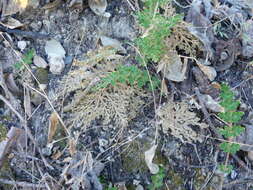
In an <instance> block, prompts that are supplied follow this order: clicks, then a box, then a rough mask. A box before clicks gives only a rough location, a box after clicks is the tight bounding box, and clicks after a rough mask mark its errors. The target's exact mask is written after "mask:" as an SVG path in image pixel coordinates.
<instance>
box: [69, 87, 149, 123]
mask: <svg viewBox="0 0 253 190" xmlns="http://www.w3.org/2000/svg"><path fill="white" fill-rule="evenodd" d="M82 93H83V91H82V90H80V91H77V92H76V95H75V96H74V98H73V102H72V104H71V105H72V106H71V109H70V110H69V109H68V108H69V107H66V108H67V109H65V111H70V112H71V113H72V118H73V119H72V121H73V122H76V123H79V124H80V123H81V124H82V126H83V127H84V126H88V125H90V123H91V122H92V121H94V120H96V119H101V120H102V121H103V124H104V125H107V124H109V123H110V122H114V124H115V126H121V127H125V126H127V124H128V122H129V121H130V120H131V119H133V118H134V117H135V116H136V115H137V113H138V110H140V108H141V107H142V106H143V105H144V104H145V102H144V100H143V98H144V97H147V96H148V95H147V94H146V93H145V92H144V91H142V90H141V89H138V88H134V87H130V86H127V85H123V84H122V85H117V86H115V87H109V88H105V89H99V90H98V91H96V92H89V93H87V94H86V96H84V97H82V99H80V98H79V96H82ZM75 100H78V102H75Z"/></svg>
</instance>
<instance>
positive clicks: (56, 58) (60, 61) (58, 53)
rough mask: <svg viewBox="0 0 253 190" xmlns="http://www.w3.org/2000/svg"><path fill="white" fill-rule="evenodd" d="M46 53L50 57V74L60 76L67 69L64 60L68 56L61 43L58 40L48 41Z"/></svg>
mask: <svg viewBox="0 0 253 190" xmlns="http://www.w3.org/2000/svg"><path fill="white" fill-rule="evenodd" d="M45 51H46V54H47V56H48V62H49V67H50V69H49V70H50V72H52V73H53V74H60V73H61V72H62V71H63V70H64V68H65V63H64V58H65V54H66V52H65V50H64V48H63V47H62V45H61V43H60V42H58V41H56V40H50V41H47V42H46V46H45Z"/></svg>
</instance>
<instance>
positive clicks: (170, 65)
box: [157, 51, 187, 82]
mask: <svg viewBox="0 0 253 190" xmlns="http://www.w3.org/2000/svg"><path fill="white" fill-rule="evenodd" d="M186 69H187V60H184V63H182V61H181V59H180V57H179V55H178V54H177V52H175V51H173V52H172V51H171V52H168V54H167V55H165V56H164V57H163V58H162V59H161V61H160V62H159V65H158V69H157V72H160V71H161V72H162V73H163V75H164V77H165V78H167V79H168V80H172V81H175V82H181V81H183V80H184V79H185V73H186Z"/></svg>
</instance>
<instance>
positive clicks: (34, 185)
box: [0, 179, 46, 188]
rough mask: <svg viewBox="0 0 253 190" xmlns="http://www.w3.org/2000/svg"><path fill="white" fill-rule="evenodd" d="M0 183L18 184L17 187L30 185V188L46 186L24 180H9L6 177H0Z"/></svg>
mask: <svg viewBox="0 0 253 190" xmlns="http://www.w3.org/2000/svg"><path fill="white" fill-rule="evenodd" d="M0 183H3V184H8V185H14V186H19V187H32V188H45V187H46V186H45V185H43V184H33V183H28V182H25V181H10V180H7V179H0Z"/></svg>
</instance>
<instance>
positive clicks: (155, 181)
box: [148, 167, 165, 190]
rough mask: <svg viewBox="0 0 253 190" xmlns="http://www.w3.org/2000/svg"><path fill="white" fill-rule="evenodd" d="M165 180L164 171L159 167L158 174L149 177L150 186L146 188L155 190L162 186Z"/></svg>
mask: <svg viewBox="0 0 253 190" xmlns="http://www.w3.org/2000/svg"><path fill="white" fill-rule="evenodd" d="M164 178H165V170H164V168H162V167H160V169H159V172H158V173H157V174H155V175H152V176H151V181H152V184H150V185H149V186H148V189H149V190H157V189H159V188H161V187H162V186H163V180H164Z"/></svg>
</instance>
